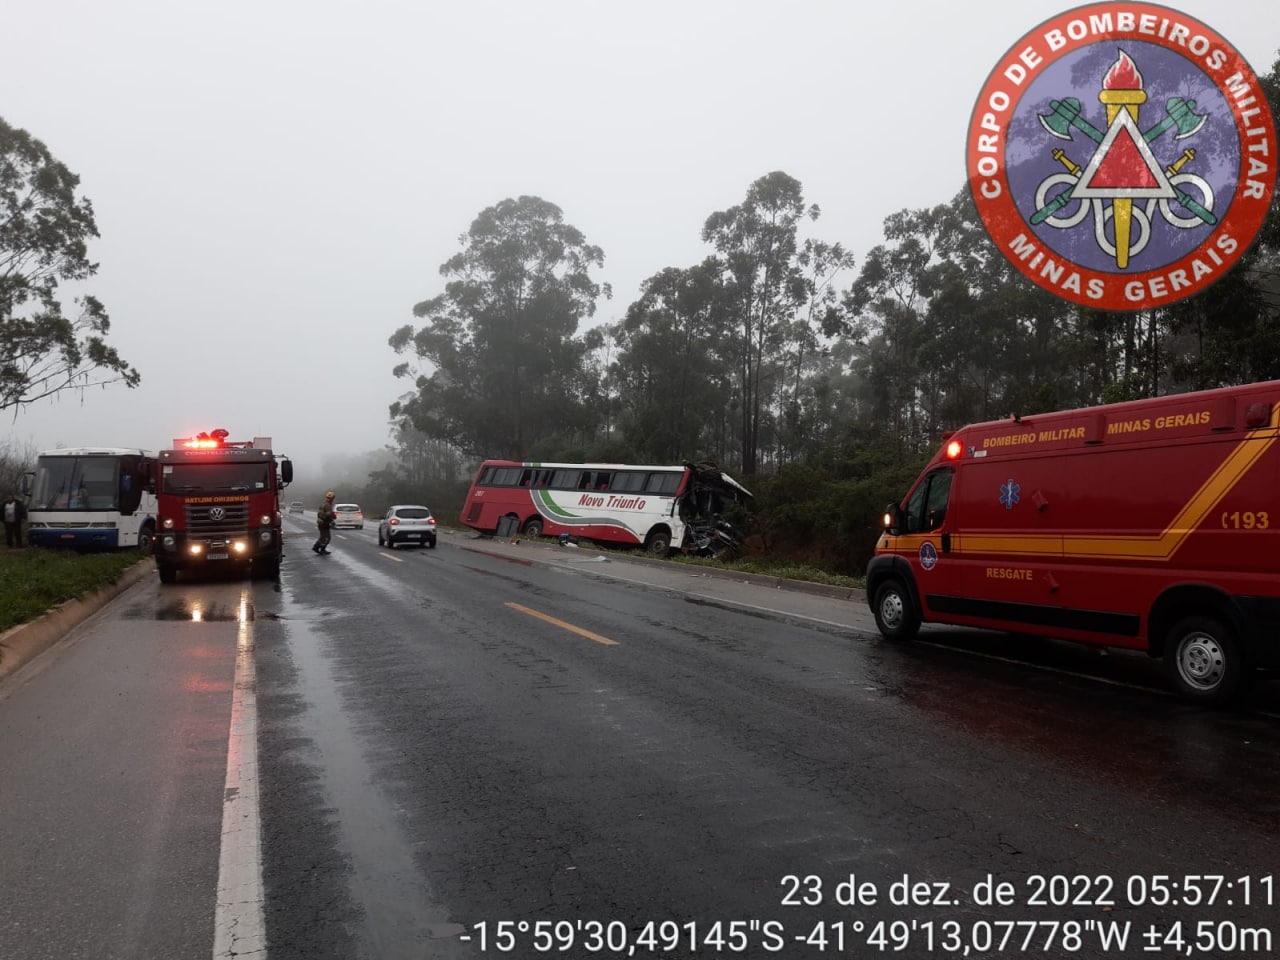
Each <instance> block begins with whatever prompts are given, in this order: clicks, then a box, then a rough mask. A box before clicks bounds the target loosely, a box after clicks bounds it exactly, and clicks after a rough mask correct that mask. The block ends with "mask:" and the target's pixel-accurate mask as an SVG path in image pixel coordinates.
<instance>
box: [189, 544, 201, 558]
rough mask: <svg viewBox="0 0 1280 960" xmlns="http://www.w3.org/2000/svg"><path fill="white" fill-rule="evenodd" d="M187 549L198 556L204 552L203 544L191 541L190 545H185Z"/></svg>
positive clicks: (194, 555)
mask: <svg viewBox="0 0 1280 960" xmlns="http://www.w3.org/2000/svg"><path fill="white" fill-rule="evenodd" d="M187 550H188V551H189V552H190V554H191V555H192V556H193V557H198V556H200V554H202V553H204V544H202V543H193V544H192V545H191V546H189V547H187Z"/></svg>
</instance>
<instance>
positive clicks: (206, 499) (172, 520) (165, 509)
mask: <svg viewBox="0 0 1280 960" xmlns="http://www.w3.org/2000/svg"><path fill="white" fill-rule="evenodd" d="M228 436H229V434H228V432H227V431H226V430H212V431H209V432H208V433H201V434H199V435H197V436H195V437H185V438H180V439H176V440H174V441H173V447H172V448H171V449H168V450H161V451H159V453H158V454H157V456H156V459H155V472H154V473H153V474H152V477H151V481H152V482H151V486H152V487H153V492H154V493H155V495H156V500H157V506H156V535H155V540H154V552H155V557H156V569H157V571H158V572H159V574H160V582H161V583H174V582H175V581H176V580H177V578H178V573H179V571H189V572H190V571H203V570H211V569H215V568H225V567H241V568H244V569H247V570H248V571H249V572H250V575H251V576H252V577H253V578H254V579H266V580H275V579H277V578H279V576H280V561H281V559H282V558H283V556H284V541H283V539H282V535H281V514H280V497H279V494H280V491H281V490H282V489H283V488H284V487H286V486H288V485H289V483H290V482H291V481H292V480H293V463H292V462H291V461H290V460H288V459H286V458H284V457H282V456H277V455H276V454H275V453H274V452H272V449H271V438H270V437H254V438H253V439H252V440H244V441H232V440H228V439H227V437H228Z"/></svg>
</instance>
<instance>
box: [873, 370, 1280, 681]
mask: <svg viewBox="0 0 1280 960" xmlns="http://www.w3.org/2000/svg"><path fill="white" fill-rule="evenodd" d="M1278 437H1280V381H1272V382H1269V383H1257V384H1251V385H1247V386H1239V387H1228V388H1223V389H1217V390H1207V391H1202V392H1197V393H1187V394H1181V395H1177V396H1168V397H1160V398H1157V399H1151V400H1136V401H1130V402H1126V403H1117V404H1110V405H1107V406H1098V407H1089V408H1083V409H1079V410H1070V411H1064V412H1059V413H1047V414H1043V415H1039V416H1011V417H1010V418H1008V419H1006V420H997V421H992V422H989V423H978V424H973V425H971V426H967V427H964V428H963V429H961V430H958V431H956V432H955V433H952V434H949V435H947V436H945V437H944V438H943V442H942V447H941V449H940V450H939V451H938V452H937V453H936V454H935V455H934V457H933V459H932V460H931V461H930V463H929V464H928V466H926V467H925V469H924V471H923V473H922V474H921V475H920V477H919V478H918V479H917V480H916V482H915V484H914V485H913V486H912V487H911V489H910V490H909V491H908V493H907V495H906V497H905V498H904V499H903V500H902V502H901V503H894V504H890V505H889V507H888V508H887V510H886V512H885V516H884V532H883V533H882V534H881V535H880V537H879V539H878V541H877V544H876V551H875V556H874V557H873V558H872V560H871V562H870V564H869V566H868V570H867V598H868V602H869V603H870V605H871V608H872V611H873V612H874V614H875V620H876V626H877V627H878V628H879V630H880V632H881V634H883V635H884V636H885V637H886V638H889V639H894V640H897V639H907V638H909V637H911V636H914V635H915V633H916V632H917V631H918V629H919V627H920V624H921V623H923V622H928V623H947V624H956V625H961V626H969V627H986V628H991V629H996V630H1002V631H1007V632H1014V633H1020V634H1031V635H1038V636H1051V637H1059V638H1063V639H1067V640H1075V641H1080V642H1083V643H1089V644H1098V645H1103V646H1109V647H1117V648H1129V649H1134V650H1142V651H1145V652H1147V653H1148V654H1149V655H1151V656H1152V657H1157V658H1160V659H1161V660H1162V661H1163V664H1164V666H1165V669H1166V672H1167V674H1168V676H1169V679H1170V682H1171V684H1172V685H1173V687H1174V688H1175V689H1177V690H1178V691H1179V692H1180V693H1182V694H1183V695H1185V696H1187V697H1188V698H1190V699H1192V700H1195V701H1199V702H1202V703H1207V704H1222V703H1226V702H1229V701H1231V700H1233V699H1234V698H1236V697H1237V696H1238V695H1239V694H1240V693H1241V691H1242V690H1243V688H1244V687H1245V685H1246V683H1247V681H1248V679H1249V677H1250V675H1251V673H1252V671H1253V669H1254V668H1255V667H1260V666H1276V665H1277V664H1278V663H1280V444H1277V438H1278Z"/></svg>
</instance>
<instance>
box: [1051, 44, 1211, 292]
mask: <svg viewBox="0 0 1280 960" xmlns="http://www.w3.org/2000/svg"><path fill="white" fill-rule="evenodd" d="M1098 100H1099V101H1100V102H1101V103H1102V104H1103V106H1104V107H1105V109H1106V130H1105V132H1104V131H1102V130H1099V129H1098V128H1097V127H1095V126H1094V125H1093V124H1091V123H1090V122H1089V121H1088V120H1086V119H1085V118H1084V116H1083V109H1082V105H1081V103H1080V101H1079V100H1078V99H1076V98H1074V97H1067V98H1065V99H1063V100H1053V101H1051V103H1050V108H1051V111H1052V112H1050V113H1048V114H1040V116H1039V120H1040V125H1041V126H1042V127H1043V128H1044V129H1045V130H1046V131H1048V133H1049V134H1050V135H1052V136H1054V137H1056V138H1058V139H1060V140H1072V139H1074V134H1075V133H1077V132H1078V133H1081V134H1082V135H1083V136H1084V137H1085V139H1087V140H1089V141H1091V142H1092V143H1093V145H1094V149H1093V151H1092V155H1091V156H1090V158H1089V160H1088V162H1087V163H1086V164H1085V165H1084V166H1080V165H1079V164H1077V163H1075V162H1074V161H1073V160H1072V159H1071V157H1070V156H1069V155H1068V153H1067V151H1066V150H1064V149H1062V148H1058V149H1055V150H1054V151H1053V159H1054V160H1056V161H1058V162H1059V163H1061V164H1062V165H1063V166H1064V167H1065V168H1066V170H1067V172H1066V173H1060V174H1055V175H1053V176H1050V177H1047V178H1045V180H1043V181H1042V182H1041V185H1040V188H1039V190H1038V191H1037V193H1036V211H1035V213H1033V214H1032V216H1031V222H1032V223H1033V224H1041V223H1046V224H1048V225H1049V226H1051V227H1057V228H1060V229H1067V228H1070V227H1074V226H1075V225H1076V224H1078V223H1079V222H1080V221H1081V220H1083V219H1084V218H1085V217H1086V216H1088V215H1089V214H1090V213H1092V214H1093V219H1094V228H1095V236H1096V238H1097V243H1098V246H1099V247H1101V248H1102V249H1103V250H1105V251H1106V253H1107V255H1108V256H1109V257H1111V258H1112V259H1113V260H1114V262H1115V265H1116V268H1117V269H1119V270H1124V269H1126V268H1127V267H1128V266H1129V260H1130V258H1131V257H1132V256H1134V255H1136V254H1139V253H1141V252H1142V250H1143V249H1144V248H1145V247H1146V245H1147V243H1148V242H1149V241H1150V239H1151V230H1152V224H1153V221H1154V219H1155V213H1156V210H1157V209H1158V210H1159V212H1160V215H1161V217H1162V218H1163V220H1164V221H1165V222H1166V223H1167V224H1169V225H1170V226H1171V227H1173V228H1175V229H1190V228H1192V227H1197V226H1200V225H1201V224H1207V225H1209V226H1212V225H1214V224H1216V223H1217V222H1218V218H1217V217H1216V216H1214V214H1213V203H1214V196H1213V188H1212V187H1211V186H1210V185H1209V184H1208V182H1206V181H1205V180H1204V179H1202V178H1201V177H1198V176H1196V175H1195V174H1194V173H1183V172H1182V168H1183V167H1185V166H1186V165H1187V164H1188V163H1189V162H1190V161H1192V160H1194V159H1195V156H1196V152H1195V150H1194V148H1191V147H1187V148H1185V149H1184V150H1183V151H1182V155H1181V156H1180V157H1178V158H1177V159H1176V160H1174V161H1173V162H1172V163H1169V164H1168V165H1162V164H1161V162H1160V161H1159V160H1158V159H1157V158H1156V156H1155V152H1154V150H1153V149H1152V144H1153V143H1155V142H1156V141H1158V140H1159V139H1160V137H1161V136H1162V135H1163V134H1164V133H1166V132H1167V131H1170V130H1172V131H1174V140H1175V141H1180V140H1186V139H1188V138H1190V137H1193V136H1194V135H1195V134H1197V133H1199V132H1200V130H1201V128H1202V127H1203V126H1204V125H1205V122H1206V121H1207V120H1208V119H1209V116H1208V114H1200V113H1197V112H1196V102H1195V101H1194V100H1187V99H1183V98H1182V97H1170V98H1169V100H1168V101H1167V103H1166V104H1165V117H1164V119H1163V120H1161V121H1159V122H1158V123H1155V124H1153V125H1152V126H1151V127H1149V128H1148V129H1147V130H1145V131H1143V130H1141V129H1140V128H1139V126H1138V121H1139V113H1140V110H1141V108H1142V105H1143V104H1144V103H1146V102H1147V92H1146V90H1144V89H1143V85H1142V73H1141V71H1139V69H1138V65H1137V64H1136V63H1134V61H1133V58H1132V57H1130V56H1129V55H1128V54H1127V53H1125V52H1124V50H1120V51H1119V55H1118V56H1117V58H1116V61H1115V63H1113V64H1112V65H1111V68H1110V69H1109V70H1108V71H1107V73H1106V75H1105V76H1104V77H1103V78H1102V89H1101V90H1100V91H1099V92H1098ZM1050 194H1053V196H1052V198H1050V196H1049V195H1050ZM1135 200H1136V201H1146V203H1145V205H1139V206H1137V207H1135V206H1134V201H1135ZM1075 201H1080V206H1079V207H1078V208H1077V209H1076V210H1075V211H1074V212H1073V214H1071V215H1067V216H1058V211H1059V210H1061V209H1063V208H1064V207H1067V206H1069V205H1070V204H1072V203H1073V202H1075ZM1108 220H1110V222H1111V229H1110V230H1109V231H1108V230H1107V229H1106V224H1107V221H1108ZM1135 229H1136V232H1135Z"/></svg>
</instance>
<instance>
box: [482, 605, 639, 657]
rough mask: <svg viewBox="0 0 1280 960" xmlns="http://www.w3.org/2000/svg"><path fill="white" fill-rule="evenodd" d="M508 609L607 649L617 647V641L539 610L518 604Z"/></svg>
mask: <svg viewBox="0 0 1280 960" xmlns="http://www.w3.org/2000/svg"><path fill="white" fill-rule="evenodd" d="M507 606H508V607H510V608H511V609H512V610H519V611H520V612H521V613H527V614H528V615H529V616H531V617H537V618H538V619H539V620H545V621H546V622H547V623H550V624H554V625H555V626H557V627H562V628H563V629H565V630H568V631H569V632H570V633H576V634H577V635H578V636H580V637H586V638H587V639H588V640H594V641H595V642H596V643H603V644H604V645H605V646H606V647H616V646H617V645H618V641H617V640H610V639H609V638H608V637H602V636H600V634H598V633H592V632H591V631H590V630H583V629H582V628H581V627H575V626H574V625H573V624H572V623H565V622H564V621H563V620H557V619H556V618H555V617H549V616H547V615H546V614H545V613H539V612H538V611H537V610H530V609H529V608H528V607H522V606H520V604H518V603H508V604H507Z"/></svg>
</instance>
